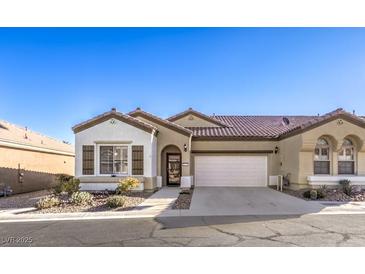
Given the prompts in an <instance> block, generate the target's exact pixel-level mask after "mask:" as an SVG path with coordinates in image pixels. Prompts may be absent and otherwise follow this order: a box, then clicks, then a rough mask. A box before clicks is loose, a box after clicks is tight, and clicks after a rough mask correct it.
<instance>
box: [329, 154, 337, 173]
mask: <svg viewBox="0 0 365 274" xmlns="http://www.w3.org/2000/svg"><path fill="white" fill-rule="evenodd" d="M337 159H338V152H337V151H333V153H332V159H331V173H330V174H331V175H334V176H336V175H338V161H337Z"/></svg>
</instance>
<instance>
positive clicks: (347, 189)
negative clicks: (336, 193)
mask: <svg viewBox="0 0 365 274" xmlns="http://www.w3.org/2000/svg"><path fill="white" fill-rule="evenodd" d="M350 183H351V182H350V180H341V181H340V185H341V187H342V191H343V193H345V194H346V195H348V196H351V195H352V193H353V192H354V188H353V186H352V185H350Z"/></svg>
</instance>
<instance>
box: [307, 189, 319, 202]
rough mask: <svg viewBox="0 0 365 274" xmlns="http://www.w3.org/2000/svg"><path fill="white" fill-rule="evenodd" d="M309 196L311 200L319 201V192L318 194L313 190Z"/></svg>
mask: <svg viewBox="0 0 365 274" xmlns="http://www.w3.org/2000/svg"><path fill="white" fill-rule="evenodd" d="M309 196H310V199H311V200H317V198H318V192H317V190H315V189H312V190H311V191H310V192H309Z"/></svg>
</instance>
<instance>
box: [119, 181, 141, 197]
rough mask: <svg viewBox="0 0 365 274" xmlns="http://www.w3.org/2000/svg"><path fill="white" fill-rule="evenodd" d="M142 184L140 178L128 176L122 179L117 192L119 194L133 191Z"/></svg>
mask: <svg viewBox="0 0 365 274" xmlns="http://www.w3.org/2000/svg"><path fill="white" fill-rule="evenodd" d="M139 184H140V182H139V180H138V179H136V178H131V177H128V178H126V179H124V180H120V181H119V184H118V186H117V188H116V189H115V193H116V194H117V195H119V194H123V193H128V192H131V191H132V189H133V188H136V187H138V186H139Z"/></svg>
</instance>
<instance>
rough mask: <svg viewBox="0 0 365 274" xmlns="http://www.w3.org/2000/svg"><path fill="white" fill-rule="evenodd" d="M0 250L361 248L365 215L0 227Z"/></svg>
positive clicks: (2, 225)
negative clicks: (19, 247)
mask: <svg viewBox="0 0 365 274" xmlns="http://www.w3.org/2000/svg"><path fill="white" fill-rule="evenodd" d="M0 246H365V215H305V216H276V217H273V216H268V217H263V216H246V217H237V216H235V217H228V216H227V217H168V218H159V219H152V218H151V219H119V220H116V219H114V220H83V221H47V222H26V223H0Z"/></svg>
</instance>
